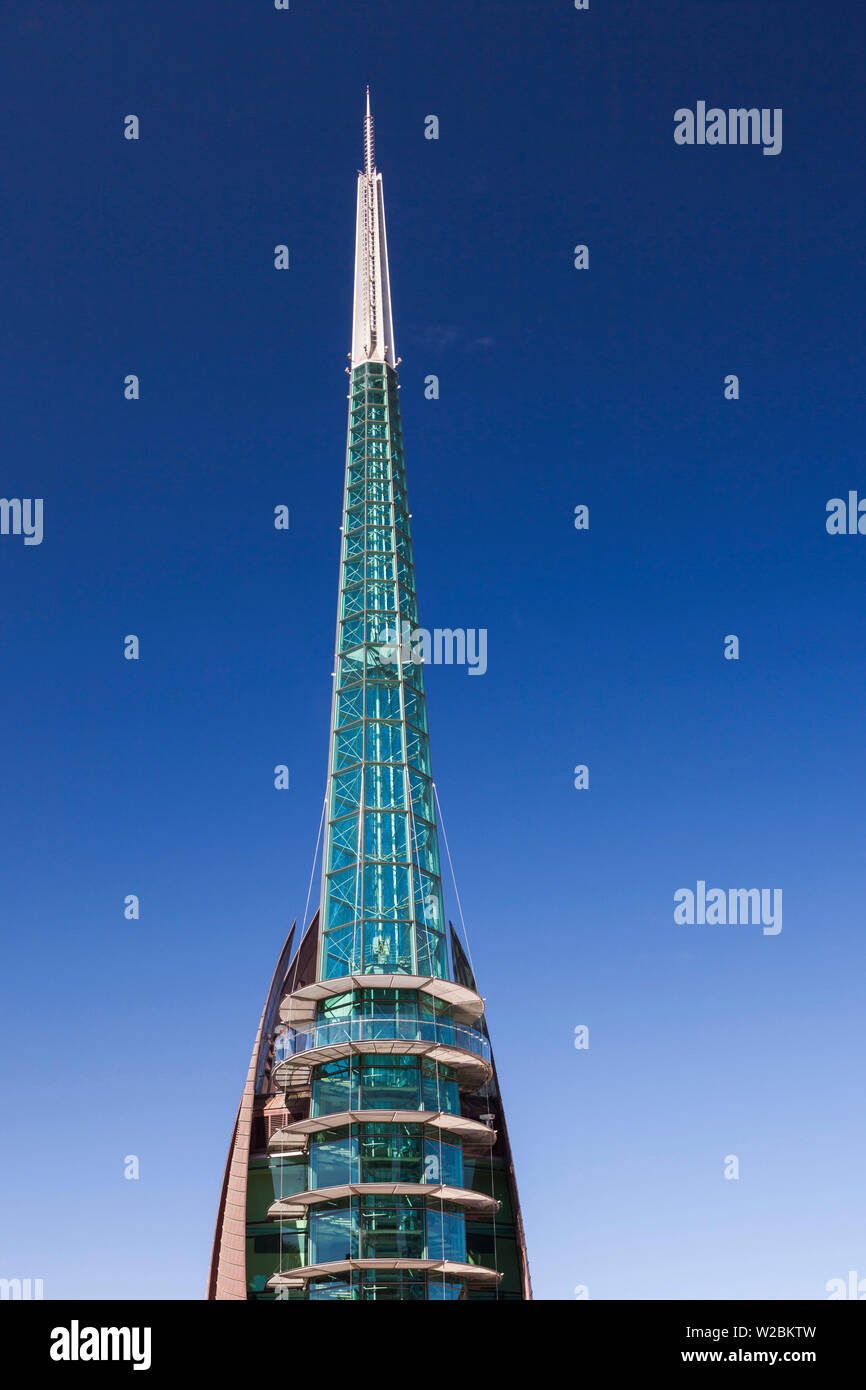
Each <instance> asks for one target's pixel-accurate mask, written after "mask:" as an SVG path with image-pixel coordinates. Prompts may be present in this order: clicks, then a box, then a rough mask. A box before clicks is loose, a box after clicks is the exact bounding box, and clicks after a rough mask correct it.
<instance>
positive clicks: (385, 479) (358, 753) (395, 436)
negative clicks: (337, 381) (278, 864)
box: [320, 362, 448, 979]
mask: <svg viewBox="0 0 866 1390" xmlns="http://www.w3.org/2000/svg"><path fill="white" fill-rule="evenodd" d="M417 626H418V604H417V597H416V591H415V567H414V564H413V560H412V538H411V531H410V523H409V508H408V501H407V496H406V473H405V467H404V461H403V432H402V428H401V424H400V398H399V390H398V385H397V373H396V371H395V370H394V368H393V367H391V366H390V365H389V364H388V363H385V362H365V363H363V364H362V365H361V366H358V367H355V368H354V369H353V370H352V373H351V385H350V396H349V437H348V445H347V455H346V483H345V498H344V507H343V540H342V557H341V564H340V596H339V615H338V621H337V643H336V659H335V667H334V700H333V719H332V733H331V753H330V767H329V774H328V792H327V832H326V837H325V852H324V877H323V892H322V955H321V966H320V974H321V976H322V977H323V978H324V979H333V978H336V977H340V976H343V975H351V974H367V975H380V974H389V975H390V974H402V975H436V976H439V977H442V978H445V977H447V975H448V959H447V952H446V947H445V934H444V929H443V928H444V921H443V909H442V883H441V878H440V868H439V847H438V842H437V834H436V816H435V808H434V804H433V780H432V773H431V768H430V745H429V739H428V733H427V711H426V705H425V699H424V674H423V669H422V667H421V665H420V664H418V663H416V662H414V661H413V660H412V653H411V649H410V646H409V643H408V642H407V643H406V644H405V645H404V644H403V643H402V642H401V638H402V637H403V636H404V635H406V634H411V633H412V632H413V631H414V630H415V629H416V628H417ZM404 658H408V659H404Z"/></svg>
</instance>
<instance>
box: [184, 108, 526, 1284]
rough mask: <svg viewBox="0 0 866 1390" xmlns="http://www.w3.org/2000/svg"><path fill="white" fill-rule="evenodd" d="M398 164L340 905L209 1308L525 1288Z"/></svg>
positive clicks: (383, 276) (256, 1072) (373, 207)
mask: <svg viewBox="0 0 866 1390" xmlns="http://www.w3.org/2000/svg"><path fill="white" fill-rule="evenodd" d="M398 361H399V359H398V358H397V357H396V356H395V350H394V331H393V321H392V315H391V292H390V280H389V272H388V249H387V240H386V232H385V209H384V201H383V192H382V176H381V174H380V173H379V172H378V171H377V169H376V164H375V154H374V141H373V120H372V117H371V115H370V97H369V91H368V93H367V110H366V115H365V119H364V168H363V170H361V171H360V173H359V175H358V196H357V223H356V237H355V288H354V314H353V327H352V351H351V365H350V367H349V369H348V370H349V380H350V386H349V427H348V441H347V451H346V476H345V492H344V506H343V526H342V541H341V557H340V588H339V600H338V611H337V635H336V648H335V659H334V684H333V699H332V717H331V740H330V755H329V766H328V782H327V796H326V805H325V818H324V821H325V836H324V848H323V855H322V891H321V902H320V908H319V910H318V911H317V912H316V914H315V916H314V917H313V919H312V921H311V922H310V924H309V926H308V927H307V929H306V931H305V932H304V934H303V937H302V939H301V940H300V942H299V943H298V944H297V946H296V945H295V939H294V935H295V929H294V927H293V928H292V931H291V932H290V934H289V938H288V940H287V941H286V943H285V946H284V948H283V951H282V953H281V956H280V959H279V961H278V962H277V969H276V971H275V974H274V978H273V980H272V982H271V988H270V990H269V992H268V997H267V1000H266V1003H265V1008H264V1011H263V1014H262V1019H261V1023H260V1025H259V1031H258V1034H257V1036H256V1042H255V1046H254V1048H253V1055H252V1059H251V1062H250V1069H249V1073H248V1076H247V1083H246V1086H245V1088H244V1092H243V1096H242V1098H241V1104H240V1107H239V1111H238V1117H237V1120H236V1123H235V1130H234V1133H233V1136H232V1143H231V1148H230V1152H229V1159H228V1163H227V1166H226V1173H225V1178H224V1181H223V1188H222V1193H221V1197H220V1205H219V1214H218V1218H217V1229H216V1236H215V1240H214V1250H213V1257H212V1260H211V1272H210V1282H209V1290H208V1297H209V1298H212V1299H237V1298H252V1299H274V1300H277V1299H279V1300H285V1301H299V1302H300V1301H310V1300H314V1299H336V1300H346V1299H350V1300H355V1299H365V1300H366V1299H384V1300H405V1299H411V1300H439V1299H463V1300H472V1299H486V1300H490V1299H502V1300H509V1299H510V1300H515V1299H527V1298H529V1297H530V1296H531V1293H530V1285H529V1273H528V1266H527V1260H526V1248H525V1242H524V1238H523V1228H522V1221H521V1216H520V1207H519V1202H518V1197H517V1186H516V1182H515V1178H514V1169H513V1164H512V1160H511V1151H510V1147H509V1144H508V1136H507V1132H506V1129H505V1121H504V1116H503V1115H502V1109H501V1103H500V1100H499V1092H498V1084H497V1078H496V1070H495V1066H494V1063H493V1057H492V1054H491V1049H490V1041H489V1037H488V1034H487V1028H486V1024H485V1021H484V1000H483V999H482V998H481V996H480V995H479V994H478V991H477V988H476V984H475V980H474V977H473V974H472V970H471V968H470V966H469V963H468V960H467V958H466V956H465V955H464V953H463V951H462V949H461V947H460V944H459V942H458V940H457V937H456V935H455V933H454V932H453V929H451V932H450V937H451V941H450V946H451V952H450V960H451V963H450V966H449V950H448V942H447V939H446V931H445V921H444V915H443V900H442V882H441V876H440V864H439V848H438V837H437V828H436V815H435V807H434V794H433V782H432V775H431V767H430V748H429V739H428V727H427V713H426V704H425V698H424V678H423V668H422V666H421V665H420V663H419V662H418V661H417V660H415V659H413V655H414V652H413V646H412V640H411V635H412V633H413V632H414V631H415V629H416V628H417V626H418V609H417V598H416V588H415V570H414V565H413V558H412V539H411V531H410V525H409V510H408V501H407V494H406V474H405V465H404V457H403V433H402V427H401V423H400V400H399V386H398V381H397V366H398Z"/></svg>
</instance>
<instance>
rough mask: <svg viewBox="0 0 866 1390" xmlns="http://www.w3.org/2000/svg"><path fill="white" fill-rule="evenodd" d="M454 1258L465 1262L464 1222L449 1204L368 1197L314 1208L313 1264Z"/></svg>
mask: <svg viewBox="0 0 866 1390" xmlns="http://www.w3.org/2000/svg"><path fill="white" fill-rule="evenodd" d="M357 1259H362V1260H364V1259H367V1260H374V1259H404V1260H453V1261H456V1262H457V1263H460V1264H465V1263H466V1220H465V1216H464V1214H463V1212H462V1211H458V1210H457V1209H456V1208H453V1207H450V1206H449V1205H448V1203H443V1202H439V1203H434V1204H431V1205H428V1204H427V1203H426V1202H425V1199H424V1198H423V1197H420V1196H419V1197H415V1196H400V1195H393V1194H390V1193H388V1194H381V1195H380V1194H376V1195H364V1196H359V1197H349V1198H344V1199H343V1200H341V1201H337V1202H327V1203H324V1204H323V1205H322V1206H319V1207H313V1208H311V1210H310V1217H309V1260H310V1264H325V1263H327V1262H329V1261H337V1260H357Z"/></svg>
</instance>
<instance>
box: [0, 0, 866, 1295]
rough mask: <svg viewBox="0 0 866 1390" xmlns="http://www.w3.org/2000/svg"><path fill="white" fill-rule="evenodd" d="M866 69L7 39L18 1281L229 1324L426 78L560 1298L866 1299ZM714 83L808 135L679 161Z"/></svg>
mask: <svg viewBox="0 0 866 1390" xmlns="http://www.w3.org/2000/svg"><path fill="white" fill-rule="evenodd" d="M864 32H866V30H864V19H863V14H862V10H861V8H860V7H859V6H857V5H855V4H852V3H850V0H845V2H844V3H843V0H823V2H822V3H821V4H820V5H817V4H813V3H809V0H785V3H784V4H781V3H769V0H763V3H756V0H725V3H717V4H700V5H695V4H694V0H660V2H659V3H655V4H653V3H640V2H639V0H620V2H619V3H614V0H606V2H605V0H592V5H591V9H590V10H589V11H588V12H586V13H578V12H576V11H575V10H574V9H573V7H572V5H571V4H570V0H534V3H533V4H532V5H529V4H526V3H522V4H515V3H503V0H468V2H467V0H459V3H458V0H441V3H438V4H436V5H433V6H428V5H414V4H406V3H398V0H379V2H378V3H377V4H375V5H360V4H358V3H356V0H340V2H339V3H337V2H335V0H324V3H315V4H314V3H312V2H311V0H292V8H291V10H290V11H289V12H288V13H278V12H276V11H274V9H273V6H272V5H271V4H270V3H269V0H244V3H230V2H229V0H210V3H208V4H206V5H202V4H190V3H186V0H159V2H157V0H150V3H149V4H147V5H146V6H142V5H139V6H129V5H118V4H116V3H113V2H110V0H105V3H98V4H97V3H84V2H83V0H82V2H80V3H76V4H75V5H66V4H61V3H38V4H37V3H30V0H27V3H25V0H21V3H19V4H17V5H14V6H7V7H4V13H3V15H2V17H0V49H2V55H3V56H2V60H0V61H2V80H0V106H2V126H3V137H2V154H0V164H2V186H3V200H2V213H0V218H2V242H3V254H2V260H0V278H2V296H0V304H2V309H0V391H2V419H3V436H4V438H3V446H4V447H3V465H2V470H0V477H2V486H0V492H2V495H4V496H6V497H42V498H44V506H45V523H44V524H45V538H44V541H43V543H42V545H41V546H34V547H27V548H25V547H24V546H23V544H22V542H21V539H20V538H15V537H11V536H0V576H2V595H3V598H2V603H0V652H2V682H0V699H2V706H0V714H2V727H3V735H4V737H3V756H2V774H0V775H2V788H3V789H2V798H0V856H2V885H3V891H2V910H3V920H4V952H3V964H4V968H3V972H2V984H0V994H2V1005H3V1025H2V1027H3V1034H2V1052H0V1071H2V1084H3V1093H4V1097H5V1099H4V1102H3V1107H2V1128H3V1132H4V1137H3V1142H2V1145H0V1194H2V1197H0V1204H2V1208H3V1211H2V1220H0V1228H2V1231H3V1235H2V1240H0V1251H2V1258H0V1275H2V1276H5V1277H41V1278H43V1279H44V1281H45V1294H46V1297H62V1296H71V1295H82V1296H86V1297H96V1296H121V1297H139V1296H140V1297H154V1296H155V1297H172V1298H197V1297H201V1296H202V1295H203V1293H204V1288H205V1279H206V1272H207V1261H208V1256H209V1250H210V1242H211V1238H212V1232H213V1224H214V1219H215V1214H216V1204H217V1198H218V1195H219V1185H220V1180H221V1175H222V1169H223V1164H224V1161H225V1155H226V1148H227V1144H228V1140H229V1135H230V1131H231V1126H232V1122H233V1118H234V1111H235V1107H236V1105H237V1101H238V1097H239V1093H240V1088H241V1085H242V1082H243V1079H244V1076H245V1072H246V1067H247V1062H248V1058H249V1052H250V1048H251V1045H252V1041H253V1036H254V1033H255V1028H256V1025H257V1022H258V1017H259V1012H260V1009H261V1006H262V1002H263V997H264V993H265V990H266V987H267V984H268V981H269V979H270V975H271V972H272V969H273V965H274V961H275V959H276V956H277V954H278V951H279V949H280V946H281V944H282V941H283V938H284V935H285V932H286V930H287V927H288V925H289V923H290V922H291V920H292V918H293V917H294V916H296V915H300V913H301V911H302V908H303V905H304V898H305V895H306V888H307V881H308V877H309V872H310V861H311V856H312V852H313V844H314V841H315V835H316V828H317V826H318V821H319V812H320V807H321V799H322V795H323V789H324V778H325V771H326V759H327V724H328V714H329V701H330V673H331V669H332V662H331V655H332V644H333V631H334V604H335V598H336V584H337V556H338V540H339V532H338V525H339V520H340V506H341V488H342V473H343V461H344V442H345V411H346V401H345V394H346V387H345V383H346V377H345V376H344V373H343V368H344V366H345V361H346V359H345V353H346V351H347V349H348V347H349V332H350V311H351V273H352V235H353V218H354V196H355V171H356V169H357V166H358V164H359V162H360V159H361V151H360V130H361V115H362V107H363V91H364V85H365V83H367V82H369V83H370V84H371V87H372V92H373V103H374V114H375V118H376V130H377V154H378V163H379V167H380V169H381V170H382V172H383V176H384V180H385V194H386V205H387V210H388V225H389V244H390V251H391V271H392V285H393V294H394V307H395V314H396V324H397V334H396V341H397V348H398V351H399V352H400V354H401V355H402V357H403V365H402V368H401V380H402V383H403V390H402V399H403V411H404V428H405V438H406V456H407V467H408V474H409V487H410V496H411V501H412V506H413V513H414V522H413V524H414V527H415V551H416V563H417V572H418V579H419V589H420V604H421V616H422V622H424V623H425V625H426V626H428V627H431V628H432V627H436V626H439V627H485V628H487V629H488V632H489V666H488V671H487V674H486V675H485V676H484V677H483V678H470V677H468V676H467V674H466V672H465V670H460V669H457V668H436V669H432V670H431V671H430V672H429V673H428V705H429V714H430V724H431V736H432V753H433V766H434V770H435V775H436V780H437V784H438V788H439V793H440V797H441V799H442V803H443V808H444V812H445V822H446V827H447V830H448V835H449V839H450V842H451V847H452V851H453V854H454V858H455V865H456V870H457V875H458V884H459V887H460V891H461V896H462V899H463V904H464V908H465V911H466V915H467V921H468V926H469V933H470V940H471V945H472V949H473V954H474V959H475V965H476V968H477V973H478V977H479V982H480V985H481V988H482V992H483V993H484V994H486V995H487V997H488V1000H489V1006H488V1014H489V1021H490V1026H491V1030H492V1036H493V1041H494V1046H495V1050H496V1056H497V1062H498V1067H499V1071H500V1077H501V1082H502V1086H503V1091H504V1098H505V1103H506V1110H507V1114H508V1118H509V1122H510V1128H511V1133H512V1141H513V1146H514V1150H515V1155H516V1159H517V1163H518V1177H519V1183H520V1190H521V1195H522V1200H523V1205H524V1211H525V1218H526V1226H527V1234H528V1240H529V1251H530V1258H531V1266H532V1274H533V1279H534V1285H535V1292H536V1295H537V1296H539V1297H541V1298H556V1299H563V1298H569V1297H571V1296H572V1292H573V1289H574V1287H575V1286H576V1285H578V1284H585V1285H588V1286H589V1290H590V1297H591V1298H644V1297H652V1298H674V1297H699V1298H704V1297H705V1298H712V1297H727V1296H730V1297H737V1298H756V1297H764V1296H768V1297H780V1298H821V1297H823V1296H825V1295H824V1285H825V1283H826V1281H827V1280H828V1279H831V1278H834V1277H845V1276H846V1275H847V1271H848V1270H850V1269H856V1270H858V1271H859V1274H860V1277H861V1278H862V1277H866V1244H864V1238H863V1230H864V1217H866V1199H864V1195H863V1181H862V1175H863V1171H864V1166H866V1129H864V1120H863V1109H862V1059H863V1026H864V1025H863V995H864V983H863V981H864V942H863V883H864V872H866V856H864V846H863V823H864V814H863V810H864V787H866V744H864V739H863V706H864V701H863V695H864V654H863V653H864V635H866V634H864V609H866V600H864V594H866V586H864V580H866V537H859V536H858V537H836V538H831V537H829V536H828V535H827V534H826V531H825V526H824V519H825V504H826V502H827V499H828V498H830V497H834V496H839V495H843V496H844V495H845V494H846V493H847V491H848V489H849V488H851V489H853V488H859V489H860V491H861V493H862V494H864V495H866V467H864V460H863V422H862V402H863V397H864V380H863V321H864V314H863V299H864V293H863V291H864V267H863V255H862V227H861V213H862V207H861V204H862V197H861V195H862V165H861V157H862V140H861V132H862V130H863V127H864V116H866V113H864V96H863V91H862V84H861V82H860V78H861V74H862V70H863V64H864V57H866V52H864V50H866V43H864ZM702 99H705V100H707V101H708V102H709V103H710V104H711V105H713V104H716V105H719V106H721V107H725V108H727V107H728V106H753V105H754V106H758V107H781V108H782V109H783V111H784V144H783V150H782V153H781V154H780V155H779V156H778V157H775V158H766V157H764V156H763V155H762V154H761V151H760V150H759V149H753V148H709V147H704V148H697V147H695V148H681V147H678V146H677V145H676V144H675V143H674V139H673V129H674V120H673V116H674V111H675V110H676V109H677V108H678V107H682V106H692V107H694V105H695V103H696V102H697V101H698V100H702ZM128 113H136V114H137V115H139V117H140V120H141V139H140V140H139V141H138V142H137V143H133V142H128V141H126V140H124V139H123V134H122V131H123V118H124V116H125V115H127V114H128ZM428 114H436V115H438V116H439V118H440V122H441V129H440V139H439V140H438V142H434V141H427V140H425V139H424V137H423V129H424V118H425V116H427V115H428ZM282 242H285V243H287V244H288V245H289V246H290V248H291V258H292V265H291V269H290V271H288V272H286V273H279V272H277V271H275V270H274V268H273V247H274V246H275V244H277V243H282ZM577 243H586V244H588V245H589V247H590V258H591V259H590V269H589V271H588V272H586V273H584V272H578V271H576V270H575V269H574V268H573V265H572V248H573V247H574V246H575V244H577ZM129 372H135V373H137V374H138V375H139V376H140V378H141V400H140V401H138V402H134V403H131V402H126V401H124V399H123V395H122V382H123V378H124V376H125V375H126V374H127V373H129ZM731 372H734V373H737V374H738V375H739V378H740V382H741V399H740V400H739V401H738V402H727V401H725V400H724V399H723V380H724V377H725V376H726V375H727V374H728V373H731ZM429 373H436V374H437V375H439V377H440V381H441V398H440V400H438V401H435V402H431V401H425V399H424V394H423V381H424V377H425V376H426V375H427V374H429ZM279 503H285V504H286V505H288V506H289V507H290V508H291V513H292V530H291V532H290V533H289V534H288V535H286V534H283V533H278V532H275V531H274V530H273V528H272V525H271V518H272V513H273V508H274V506H275V505H277V504H279ZM578 503H585V504H587V505H589V507H590V529H589V531H588V532H586V533H578V532H576V531H575V530H574V527H573V524H572V516H573V511H574V507H575V506H576V505H577V504H578ZM127 633H136V634H138V635H139V637H140V639H141V660H140V661H139V662H137V663H134V662H127V661H124V660H123V658H122V639H123V637H124V635H125V634H127ZM728 633H736V634H737V635H738V636H739V637H740V642H741V658H740V660H739V662H728V661H725V660H724V659H723V655H722V647H723V639H724V637H725V635H726V634H728ZM277 763H287V764H288V765H289V767H290V769H291V790H290V791H288V792H277V791H276V790H274V787H273V774H272V769H273V767H274V765H275V764H277ZM577 763H586V764H588V765H589V768H590V789H589V791H586V792H578V791H575V790H574V788H573V786H572V769H573V767H574V765H575V764H577ZM698 879H705V880H707V882H708V883H710V884H712V885H717V886H722V887H725V888H728V887H740V886H742V887H751V886H757V887H770V888H774V887H780V888H782V889H783V893H784V925H783V930H782V932H781V934H780V935H778V936H775V937H770V936H763V935H762V934H761V932H760V929H759V928H755V927H733V928H718V927H706V926H705V927H698V926H695V927H691V928H690V927H684V926H677V925H676V924H675V923H674V920H673V894H674V892H675V891H676V890H677V889H678V888H680V887H682V886H692V887H694V885H695V883H696V882H697V880H698ZM128 893H136V894H139V895H140V898H141V904H142V912H141V919H140V921H138V922H128V921H125V920H124V916H123V900H124V897H125V895H126V894H128ZM578 1024H587V1025H589V1028H590V1048H589V1051H587V1052H578V1051H576V1050H575V1048H574V1047H573V1035H574V1028H575V1026H576V1025H578ZM127 1154H136V1155H138V1156H139V1159H140V1164H141V1178H140V1180H139V1181H138V1182H128V1181H125V1180H124V1177H123V1160H124V1156H125V1155H127ZM729 1154H735V1155H737V1156H738V1157H739V1160H740V1174H741V1176H740V1179H739V1180H738V1181H726V1180H725V1179H724V1176H723V1167H724V1160H725V1156H726V1155H729Z"/></svg>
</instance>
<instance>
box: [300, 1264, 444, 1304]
mask: <svg viewBox="0 0 866 1390" xmlns="http://www.w3.org/2000/svg"><path fill="white" fill-rule="evenodd" d="M465 1296H466V1295H465V1290H464V1288H463V1285H462V1284H460V1283H458V1282H457V1280H454V1279H437V1278H436V1277H435V1276H433V1275H427V1274H425V1273H424V1272H423V1271H421V1270H414V1269H398V1270H391V1269H381V1270H380V1269H377V1270H364V1271H362V1272H360V1273H354V1274H353V1275H351V1276H347V1277H345V1278H337V1279H335V1278H330V1279H314V1280H311V1282H310V1291H309V1297H310V1299H317V1300H318V1299H322V1298H330V1299H336V1300H351V1299H364V1300H367V1299H370V1300H373V1299H377V1300H382V1301H385V1302H397V1301H399V1302H401V1303H405V1302H409V1303H411V1302H417V1301H425V1300H433V1299H437V1300H438V1299H443V1298H447V1299H459V1298H465Z"/></svg>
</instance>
